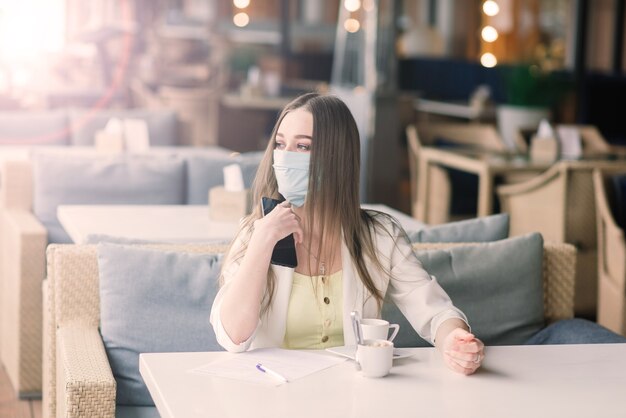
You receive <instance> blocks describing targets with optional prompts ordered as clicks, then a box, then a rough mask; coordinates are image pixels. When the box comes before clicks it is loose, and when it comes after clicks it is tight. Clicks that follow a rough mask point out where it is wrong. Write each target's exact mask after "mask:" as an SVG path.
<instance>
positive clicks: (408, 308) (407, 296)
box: [210, 221, 467, 352]
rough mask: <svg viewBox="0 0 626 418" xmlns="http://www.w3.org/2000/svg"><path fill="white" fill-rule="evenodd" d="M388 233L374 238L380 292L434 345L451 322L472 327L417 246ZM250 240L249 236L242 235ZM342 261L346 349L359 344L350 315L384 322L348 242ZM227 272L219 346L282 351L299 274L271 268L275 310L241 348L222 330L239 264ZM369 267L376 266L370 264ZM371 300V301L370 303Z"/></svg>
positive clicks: (216, 312) (216, 315)
mask: <svg viewBox="0 0 626 418" xmlns="http://www.w3.org/2000/svg"><path fill="white" fill-rule="evenodd" d="M383 222H384V223H387V225H385V227H386V231H387V233H386V232H385V231H382V232H380V231H379V232H377V233H375V234H374V239H375V242H374V245H376V248H377V249H378V257H379V260H380V261H381V263H382V264H383V266H385V268H386V269H387V270H388V272H391V277H390V275H389V274H385V273H384V272H380V271H378V270H377V269H372V270H371V271H370V275H371V276H372V279H373V281H374V283H375V284H376V287H377V288H378V289H379V290H380V291H381V292H382V294H383V295H387V296H388V297H390V298H391V300H392V301H393V302H394V303H395V304H396V305H397V306H398V308H399V309H400V311H401V312H402V313H403V314H404V316H405V317H406V318H407V320H408V321H409V322H410V323H411V325H412V326H413V328H415V331H417V333H418V334H419V335H420V336H421V337H422V338H424V339H425V340H427V341H429V342H433V340H434V337H435V335H436V333H437V328H439V326H440V325H441V324H442V323H443V322H444V321H446V320H447V319H450V318H459V319H461V320H463V321H465V322H466V323H467V318H466V317H465V315H464V314H463V312H461V311H460V310H459V309H458V308H456V307H455V306H454V305H453V304H452V302H451V301H450V298H449V297H448V295H447V293H446V292H445V291H444V290H443V289H442V288H441V286H440V285H439V284H438V283H437V280H436V279H435V277H433V276H430V275H429V274H428V273H427V272H426V271H425V270H424V269H423V268H422V264H421V263H420V262H419V260H418V259H417V257H416V256H415V254H414V252H413V249H412V247H411V244H410V243H409V242H408V241H407V240H406V238H404V235H403V234H402V233H401V231H400V230H399V229H398V227H396V226H395V225H392V224H391V222H390V221H389V222H388V221H383ZM241 235H245V234H240V236H241ZM240 246H241V240H237V241H236V242H235V243H234V244H233V247H232V248H231V254H232V253H234V252H235V251H238V250H239V248H240ZM341 259H342V269H343V273H342V276H343V338H344V343H345V344H346V345H351V344H355V339H354V333H353V330H352V325H351V320H350V312H352V311H359V312H360V313H361V316H362V317H363V318H377V317H379V316H380V313H379V312H378V307H377V304H376V299H375V298H374V297H371V295H370V294H369V292H368V290H367V289H366V288H365V286H364V285H363V282H362V281H361V279H360V278H359V276H358V271H357V269H356V267H355V265H354V264H353V262H352V257H351V255H350V252H349V250H348V247H346V245H345V243H344V242H343V241H342V245H341ZM225 262H226V263H229V265H225V266H224V269H223V272H222V274H223V279H224V285H223V286H222V287H221V289H220V290H219V292H218V293H217V295H216V297H215V301H214V302H213V306H212V308H211V318H210V321H211V324H212V325H213V329H214V330H215V335H216V337H217V341H218V343H219V344H220V345H221V346H222V347H224V349H226V350H227V351H231V352H242V351H246V350H248V349H254V348H260V347H280V346H281V345H282V343H283V339H284V336H285V329H286V324H287V309H288V307H289V299H290V296H291V285H292V280H293V273H294V269H293V268H288V267H281V266H275V265H271V269H272V271H273V272H274V274H275V277H276V287H275V295H274V300H273V302H272V306H271V308H270V309H268V310H267V312H266V313H265V314H264V315H263V316H262V317H261V318H259V324H258V325H257V328H256V330H255V331H254V332H253V334H252V335H251V336H250V338H248V340H246V341H244V342H242V343H241V344H235V343H234V342H233V341H232V340H231V339H230V337H229V336H228V334H227V333H226V331H225V330H224V327H223V325H222V321H221V318H220V311H221V305H222V300H223V297H224V294H225V293H226V292H228V289H229V282H230V279H232V277H233V276H234V274H235V273H236V271H237V269H238V268H239V264H238V263H236V262H229V261H228V260H225ZM366 265H374V264H372V263H371V262H369V261H368V260H367V259H366ZM368 296H370V297H368Z"/></svg>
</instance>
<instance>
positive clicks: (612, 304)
mask: <svg viewBox="0 0 626 418" xmlns="http://www.w3.org/2000/svg"><path fill="white" fill-rule="evenodd" d="M614 174H617V173H616V172H614V171H613V172H611V171H607V170H594V172H593V184H594V188H595V198H596V219H597V228H598V323H599V324H601V325H603V326H605V327H607V328H609V329H610V330H612V331H615V332H617V333H620V334H622V335H626V242H625V241H624V230H623V229H622V228H621V227H620V226H619V225H618V224H617V222H616V221H615V216H613V211H612V210H611V208H612V207H615V206H614V205H613V203H614V195H613V193H611V190H612V189H611V187H607V182H608V181H609V179H610V176H611V175H614ZM620 174H626V169H623V170H621V171H620Z"/></svg>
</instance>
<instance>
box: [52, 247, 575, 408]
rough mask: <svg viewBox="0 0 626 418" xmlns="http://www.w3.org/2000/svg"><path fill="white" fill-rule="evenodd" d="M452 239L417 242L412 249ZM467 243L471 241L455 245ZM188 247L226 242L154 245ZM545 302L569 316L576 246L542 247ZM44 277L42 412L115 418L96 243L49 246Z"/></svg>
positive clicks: (554, 316) (549, 312)
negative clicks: (101, 329)
mask: <svg viewBox="0 0 626 418" xmlns="http://www.w3.org/2000/svg"><path fill="white" fill-rule="evenodd" d="M451 245H455V244H416V245H415V248H416V249H434V248H444V247H449V246H451ZM456 245H471V244H456ZM152 248H162V249H167V250H179V251H187V252H201V253H202V252H216V251H223V250H225V248H224V247H210V246H204V247H202V246H174V245H171V246H152ZM544 249H545V251H544V263H543V271H544V306H545V312H544V314H545V317H546V320H547V321H548V322H552V321H555V320H559V319H566V318H571V317H572V316H573V285H574V282H573V277H574V265H575V261H576V250H575V249H574V248H573V247H572V246H570V245H565V244H549V243H546V244H545V246H544ZM47 264H48V278H47V279H46V281H45V282H44V295H45V300H44V382H43V384H44V387H43V389H44V391H43V412H44V416H45V417H54V416H58V417H89V418H92V417H111V418H112V417H114V416H115V409H116V405H115V388H116V384H115V380H114V378H113V375H112V372H111V368H110V366H109V363H108V360H107V356H106V353H105V351H104V346H103V343H102V339H101V337H100V334H99V332H98V324H99V321H100V300H99V286H98V263H97V257H96V248H95V246H87V245H82V246H80V245H51V246H49V247H48V251H47Z"/></svg>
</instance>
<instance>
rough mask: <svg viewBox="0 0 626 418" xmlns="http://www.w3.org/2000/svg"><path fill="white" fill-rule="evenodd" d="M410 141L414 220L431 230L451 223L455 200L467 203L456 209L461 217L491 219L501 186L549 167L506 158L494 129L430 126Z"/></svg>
mask: <svg viewBox="0 0 626 418" xmlns="http://www.w3.org/2000/svg"><path fill="white" fill-rule="evenodd" d="M407 138H408V141H409V150H410V160H409V166H410V168H411V192H412V196H413V197H414V198H413V200H412V208H413V216H414V217H416V218H417V219H419V220H421V221H423V222H425V223H427V224H438V223H443V222H447V221H448V220H449V219H450V216H451V215H454V213H451V207H452V204H453V203H454V199H458V200H461V201H463V202H464V204H463V205H460V204H457V205H456V207H457V208H459V209H460V210H458V212H459V213H461V214H462V216H463V215H464V216H465V217H473V216H476V214H478V215H477V216H479V217H480V216H486V215H489V214H491V213H493V211H494V199H493V196H494V185H495V184H496V181H500V182H504V183H515V182H519V181H522V180H524V179H527V178H529V176H532V175H534V174H537V173H539V172H541V171H543V170H545V169H547V168H548V167H549V164H546V163H534V162H532V161H529V160H528V158H527V157H526V156H524V155H517V154H511V153H509V152H507V150H506V145H505V144H504V142H503V141H502V140H501V139H500V136H499V135H498V133H497V131H496V129H495V127H494V126H493V125H487V124H460V123H456V124H450V123H447V124H435V123H430V124H428V125H426V126H425V127H424V128H413V127H409V128H408V129H407ZM422 138H423V139H422ZM473 176H478V178H477V180H476V179H475V178H474V177H473ZM455 183H456V187H455ZM474 202H476V206H474V205H473V204H472V203H474Z"/></svg>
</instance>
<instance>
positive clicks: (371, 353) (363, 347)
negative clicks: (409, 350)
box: [356, 339, 393, 377]
mask: <svg viewBox="0 0 626 418" xmlns="http://www.w3.org/2000/svg"><path fill="white" fill-rule="evenodd" d="M356 361H357V362H358V363H359V365H360V366H361V373H362V374H363V376H365V377H383V376H387V375H388V374H389V370H391V364H392V362H393V343H392V342H391V341H387V340H385V339H373V340H365V341H363V344H359V345H358V346H357V349H356Z"/></svg>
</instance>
